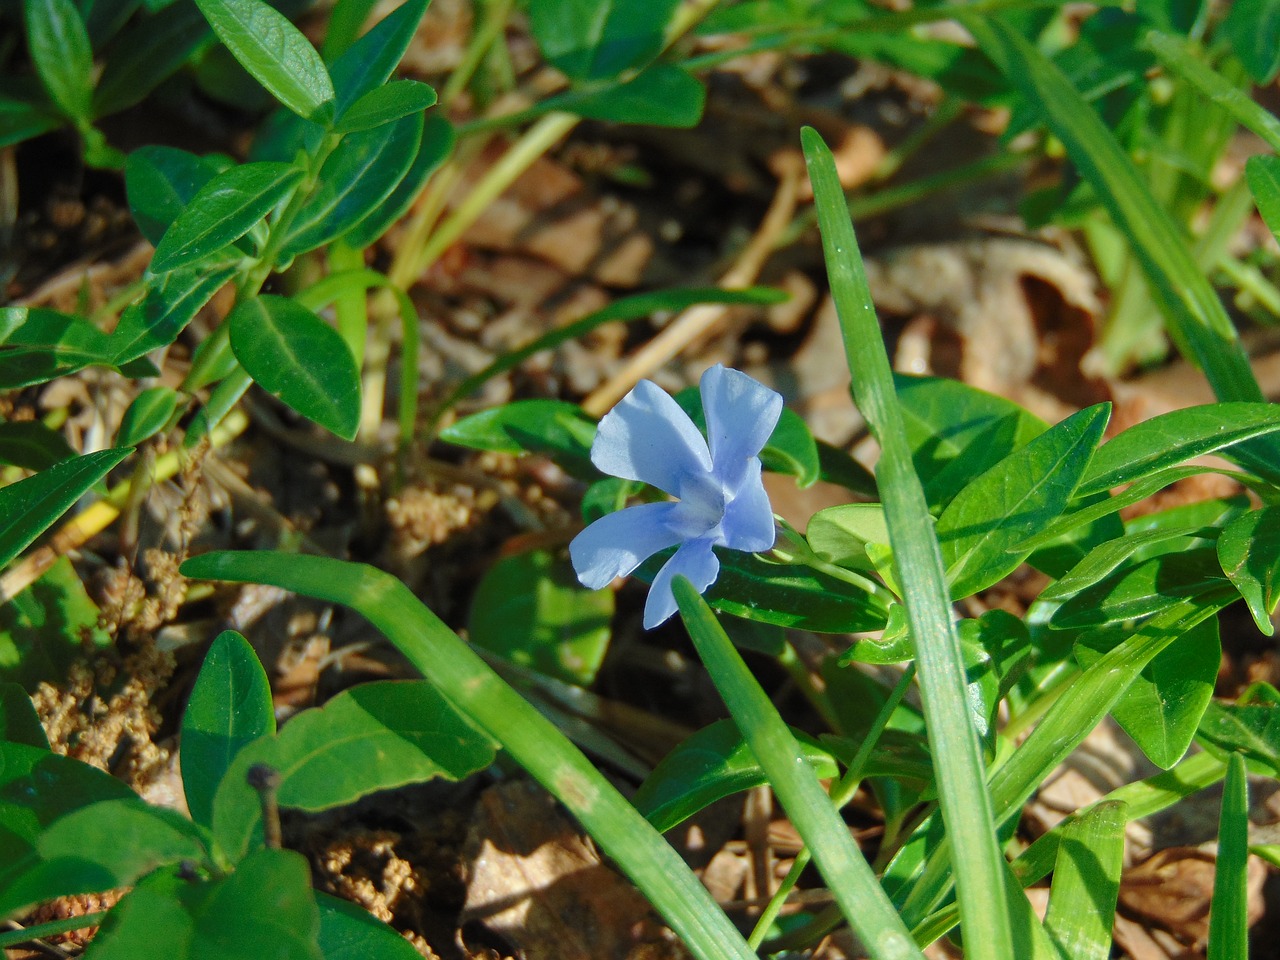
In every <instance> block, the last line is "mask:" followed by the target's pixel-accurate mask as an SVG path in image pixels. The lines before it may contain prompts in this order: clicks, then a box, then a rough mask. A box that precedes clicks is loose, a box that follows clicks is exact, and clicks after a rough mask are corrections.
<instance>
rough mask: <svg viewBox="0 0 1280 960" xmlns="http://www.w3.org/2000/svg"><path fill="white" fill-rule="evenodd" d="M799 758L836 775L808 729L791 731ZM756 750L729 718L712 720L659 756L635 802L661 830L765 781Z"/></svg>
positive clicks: (821, 774) (826, 751)
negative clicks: (798, 749) (806, 730)
mask: <svg viewBox="0 0 1280 960" xmlns="http://www.w3.org/2000/svg"><path fill="white" fill-rule="evenodd" d="M791 732H792V734H793V735H794V736H795V738H796V742H797V743H798V744H799V745H800V749H801V752H802V756H803V757H804V761H805V762H806V763H807V764H808V765H809V766H810V767H812V768H813V771H814V773H816V774H817V776H818V777H820V778H821V779H824V780H825V779H830V778H832V777H835V776H837V775H838V774H839V768H838V767H837V765H836V761H835V757H834V756H833V755H832V753H831V751H830V750H829V749H828V748H827V747H824V746H823V745H822V744H820V743H819V742H818V741H817V740H815V739H813V738H812V737H810V736H809V735H808V734H805V733H802V732H801V731H798V730H794V729H793V730H792V731H791ZM767 782H768V780H767V778H766V775H765V772H764V770H762V769H761V767H760V762H759V761H758V760H756V757H755V754H753V753H752V752H751V748H750V747H749V746H748V745H747V742H746V741H745V740H744V739H743V738H742V734H741V733H740V732H738V728H737V727H736V726H734V723H733V721H732V720H717V721H716V722H715V723H713V724H711V725H710V726H707V727H703V728H702V729H701V730H699V731H698V732H697V733H695V734H694V735H693V736H691V737H689V738H688V739H686V740H684V741H683V742H682V743H681V744H680V745H679V746H677V747H676V748H675V749H674V750H672V751H671V752H670V753H669V754H667V755H666V756H665V757H663V758H662V761H661V762H660V763H659V764H658V765H657V766H656V767H654V769H653V773H651V774H650V775H649V777H648V778H647V779H646V780H645V782H644V783H642V784H641V785H640V789H639V790H638V791H637V792H636V795H635V797H634V803H635V805H636V809H638V810H639V811H640V812H641V813H643V814H644V815H645V818H646V819H647V820H648V821H649V822H650V823H652V824H653V825H654V826H655V827H656V828H657V829H658V830H659V831H660V832H662V833H666V832H667V831H668V830H670V829H671V828H672V827H675V826H677V825H679V824H680V823H682V822H683V821H685V820H687V819H688V818H689V817H691V816H693V815H694V814H695V813H697V812H698V811H699V810H702V809H705V808H706V807H708V806H710V805H711V804H712V803H714V802H715V801H717V800H720V799H723V798H724V797H728V796H732V795H733V794H735V793H741V792H742V791H744V790H750V789H751V788H752V787H756V786H760V785H761V784H763V783H767Z"/></svg>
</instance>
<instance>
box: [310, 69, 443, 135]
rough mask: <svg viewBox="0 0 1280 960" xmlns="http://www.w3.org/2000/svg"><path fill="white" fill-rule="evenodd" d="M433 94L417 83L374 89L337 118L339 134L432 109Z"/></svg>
mask: <svg viewBox="0 0 1280 960" xmlns="http://www.w3.org/2000/svg"><path fill="white" fill-rule="evenodd" d="M435 103H436V92H435V90H433V89H432V88H431V87H429V86H427V84H425V83H420V82H419V81H417V80H393V81H392V82H391V83H386V84H383V85H382V86H380V87H374V88H373V89H372V90H370V91H369V92H368V93H366V94H365V95H364V96H363V97H361V98H360V99H359V100H357V101H356V102H355V103H353V104H352V105H351V108H350V109H349V110H347V111H346V112H344V113H343V114H341V115H340V116H339V117H338V122H337V124H336V125H335V127H334V129H335V130H336V131H337V132H338V133H359V132H361V131H363V130H371V129H373V128H374V127H380V126H382V125H383V124H384V123H391V122H392V121H394V120H399V119H400V118H401V117H407V116H408V115H409V114H411V113H421V112H422V111H423V110H426V109H427V108H428V107H433V106H435Z"/></svg>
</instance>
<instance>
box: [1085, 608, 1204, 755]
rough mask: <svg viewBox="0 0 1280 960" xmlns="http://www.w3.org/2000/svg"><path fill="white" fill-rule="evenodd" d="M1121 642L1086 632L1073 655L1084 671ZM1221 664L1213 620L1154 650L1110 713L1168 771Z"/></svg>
mask: <svg viewBox="0 0 1280 960" xmlns="http://www.w3.org/2000/svg"><path fill="white" fill-rule="evenodd" d="M1122 640H1123V635H1122V634H1119V633H1116V632H1110V631H1095V632H1093V633H1090V634H1087V635H1086V636H1085V637H1084V638H1082V639H1081V640H1080V641H1079V642H1078V643H1077V644H1076V646H1075V653H1076V659H1077V660H1079V661H1080V665H1081V666H1082V667H1084V668H1085V669H1088V668H1089V667H1091V666H1093V664H1095V663H1097V661H1098V660H1099V658H1101V656H1102V654H1103V653H1105V652H1106V651H1107V650H1109V649H1111V648H1112V647H1115V646H1116V645H1117V644H1118V643H1120V642H1121V641H1122ZM1221 666H1222V644H1221V643H1220V641H1219V639H1218V621H1217V620H1216V619H1212V618H1211V619H1209V620H1205V621H1204V622H1203V623H1200V624H1197V625H1196V626H1195V627H1193V628H1191V629H1190V630H1188V631H1187V632H1186V633H1185V634H1183V635H1182V636H1181V637H1179V638H1178V639H1177V640H1175V641H1174V642H1173V643H1171V644H1170V645H1169V646H1167V647H1165V648H1164V649H1163V650H1161V651H1160V652H1159V653H1158V654H1156V655H1155V657H1153V658H1152V660H1151V662H1150V663H1148V664H1147V665H1146V666H1145V667H1143V668H1142V672H1141V673H1140V674H1138V677H1137V679H1135V680H1134V681H1133V683H1132V684H1131V685H1130V686H1129V688H1128V689H1127V690H1126V691H1125V692H1124V694H1123V695H1122V696H1121V697H1120V699H1119V700H1117V701H1116V705H1115V706H1114V707H1112V708H1111V716H1112V717H1114V718H1115V721H1116V722H1117V723H1118V724H1120V726H1121V727H1123V728H1124V731H1125V733H1127V734H1129V736H1131V737H1132V738H1133V740H1134V742H1135V743H1136V744H1137V745H1138V746H1139V747H1140V748H1141V749H1142V752H1143V753H1145V754H1146V755H1147V759H1149V760H1150V761H1151V762H1152V763H1154V764H1155V765H1156V766H1157V767H1159V768H1160V769H1161V770H1168V769H1169V768H1170V767H1172V766H1173V765H1174V764H1175V763H1177V762H1178V761H1179V760H1181V759H1182V756H1183V754H1185V753H1186V752H1187V747H1189V746H1190V745H1191V740H1192V738H1193V737H1194V736H1195V733H1196V728H1197V726H1198V725H1199V723H1200V718H1201V717H1202V716H1203V715H1204V711H1205V708H1206V707H1208V705H1209V701H1210V700H1212V699H1213V685H1214V681H1215V680H1216V679H1217V677H1218V669H1219V668H1220V667H1221Z"/></svg>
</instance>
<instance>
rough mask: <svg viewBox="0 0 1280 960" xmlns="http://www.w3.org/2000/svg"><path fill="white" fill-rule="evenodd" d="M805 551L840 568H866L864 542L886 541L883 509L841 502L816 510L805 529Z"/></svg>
mask: <svg viewBox="0 0 1280 960" xmlns="http://www.w3.org/2000/svg"><path fill="white" fill-rule="evenodd" d="M805 539H806V540H807V541H808V542H809V548H810V549H811V550H813V552H814V553H816V554H817V555H818V556H819V557H821V558H822V559H823V560H828V561H830V562H831V563H835V564H838V565H839V566H842V567H852V568H855V569H856V568H864V569H865V568H866V567H867V566H868V564H869V562H870V561H868V559H867V549H866V547H867V544H868V543H883V544H887V543H888V542H889V528H888V527H887V526H886V525H885V522H884V507H882V506H881V505H880V504H878V503H842V504H839V505H838V506H834V507H827V508H826V509H825V510H819V511H818V512H817V513H815V514H814V515H813V516H812V517H810V518H809V526H808V527H807V528H806V529H805Z"/></svg>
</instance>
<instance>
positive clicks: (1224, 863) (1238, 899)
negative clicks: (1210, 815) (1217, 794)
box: [1209, 753, 1249, 960]
mask: <svg viewBox="0 0 1280 960" xmlns="http://www.w3.org/2000/svg"><path fill="white" fill-rule="evenodd" d="M1248 867H1249V782H1248V780H1247V779H1246V778H1245V766H1244V757H1242V756H1240V754H1238V753H1233V754H1232V755H1231V759H1230V760H1228V761H1227V782H1226V785H1225V788H1224V789H1223V791H1222V813H1221V814H1220V815H1219V818H1218V862H1217V867H1216V868H1215V870H1214V876H1213V905H1212V906H1211V907H1210V908H1209V960H1247V958H1248V956H1249V890H1248V879H1249V875H1248Z"/></svg>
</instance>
